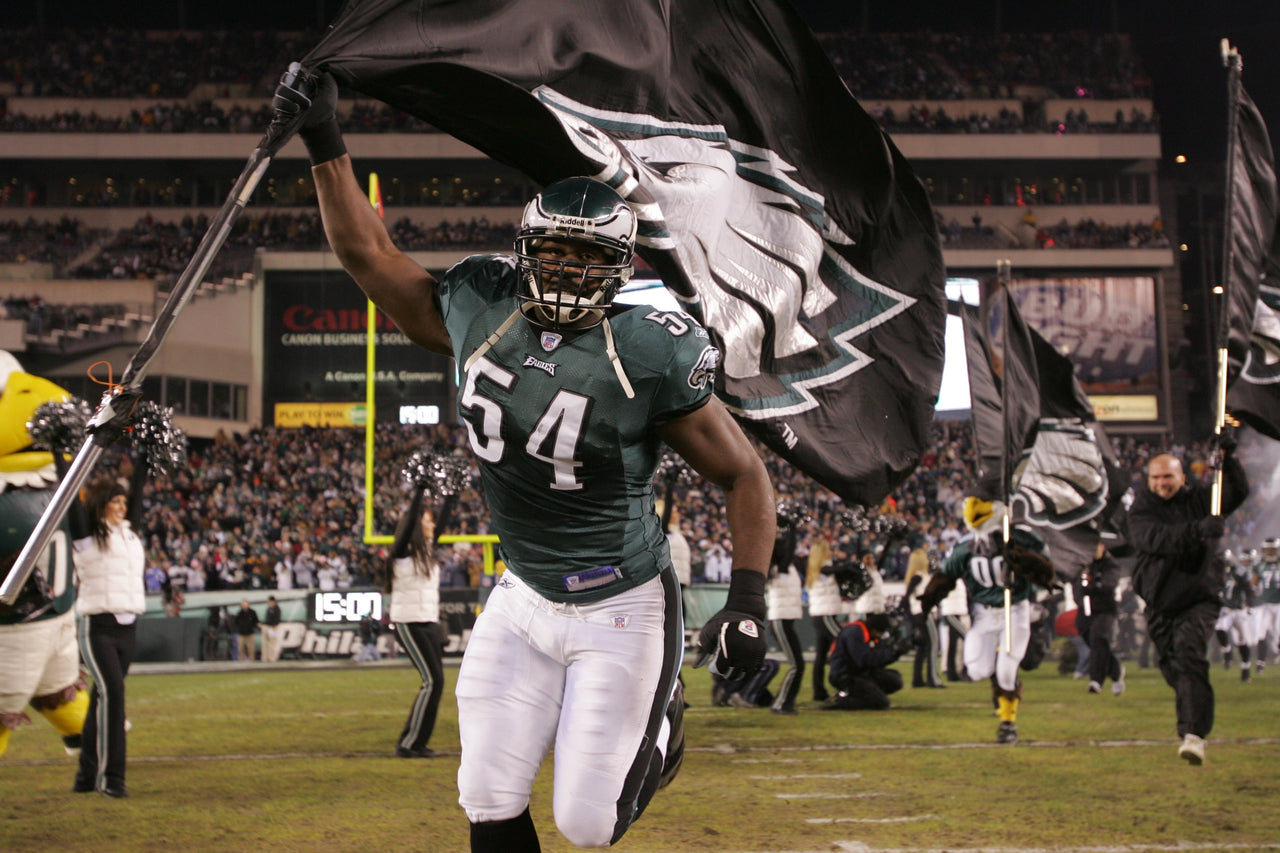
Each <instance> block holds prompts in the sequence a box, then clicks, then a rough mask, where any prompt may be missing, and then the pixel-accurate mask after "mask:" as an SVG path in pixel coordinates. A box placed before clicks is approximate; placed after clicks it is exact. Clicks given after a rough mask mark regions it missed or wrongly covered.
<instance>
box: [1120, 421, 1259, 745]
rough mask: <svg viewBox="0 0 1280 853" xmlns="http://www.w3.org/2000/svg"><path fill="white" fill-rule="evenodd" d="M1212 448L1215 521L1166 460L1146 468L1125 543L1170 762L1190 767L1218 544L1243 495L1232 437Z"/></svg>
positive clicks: (1198, 726) (1202, 498) (1199, 740)
mask: <svg viewBox="0 0 1280 853" xmlns="http://www.w3.org/2000/svg"><path fill="white" fill-rule="evenodd" d="M1218 446H1219V449H1220V450H1221V455H1222V470H1223V475H1224V483H1223V490H1222V507H1221V510H1222V512H1221V514H1220V515H1212V514H1211V506H1210V494H1211V492H1210V489H1209V487H1208V486H1202V485H1188V484H1187V478H1186V475H1185V474H1184V473H1183V470H1182V463H1181V461H1180V460H1179V459H1178V458H1177V457H1175V456H1172V455H1170V454H1161V455H1159V456H1156V457H1153V458H1152V459H1151V461H1150V463H1148V465H1147V490H1146V491H1143V492H1141V493H1140V494H1139V495H1138V496H1137V498H1136V500H1135V501H1134V504H1133V507H1132V508H1131V509H1130V511H1129V540H1130V542H1131V543H1132V544H1133V547H1134V550H1135V551H1136V552H1137V561H1136V563H1135V565H1134V569H1133V584H1134V590H1135V591H1136V592H1137V593H1138V595H1139V596H1141V597H1142V600H1143V601H1144V602H1146V617H1147V632H1148V633H1149V634H1150V636H1151V642H1152V644H1153V645H1154V646H1155V647H1156V652H1157V654H1158V655H1159V659H1160V672H1161V673H1162V674H1163V675H1164V680H1165V681H1166V682H1167V683H1168V684H1169V686H1170V687H1172V688H1173V690H1174V695H1175V697H1176V706H1177V716H1178V736H1179V737H1181V738H1182V745H1181V747H1179V749H1178V755H1179V756H1180V757H1182V758H1183V759H1185V760H1186V761H1187V762H1189V763H1190V764H1193V765H1199V764H1201V763H1203V762H1204V739H1205V738H1206V737H1208V736H1209V732H1210V730H1211V729H1212V728H1213V710H1214V707H1213V687H1212V686H1211V685H1210V684H1209V658H1208V644H1209V637H1210V636H1211V635H1212V634H1213V625H1214V622H1215V621H1216V620H1217V617H1218V608H1219V603H1220V601H1219V597H1220V595H1221V593H1222V587H1223V578H1224V562H1223V558H1222V555H1221V553H1220V551H1219V547H1218V546H1219V540H1221V538H1222V534H1223V532H1224V530H1225V521H1224V519H1225V517H1226V516H1228V515H1230V514H1231V513H1232V512H1233V511H1234V510H1235V509H1236V508H1237V507H1239V506H1240V504H1241V503H1243V502H1244V499H1245V497H1246V496H1247V495H1248V494H1249V485H1248V482H1247V480H1246V479H1245V474H1244V469H1243V468H1242V467H1241V466H1240V462H1239V461H1238V460H1236V459H1235V458H1234V456H1233V455H1232V452H1233V451H1234V450H1235V437H1234V435H1233V433H1232V431H1224V433H1223V434H1222V435H1221V436H1220V437H1219V440H1218Z"/></svg>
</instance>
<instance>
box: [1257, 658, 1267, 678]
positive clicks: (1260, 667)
mask: <svg viewBox="0 0 1280 853" xmlns="http://www.w3.org/2000/svg"><path fill="white" fill-rule="evenodd" d="M1265 666H1266V664H1264V663H1263V662H1262V661H1258V675H1262V670H1263V668H1264V667H1265Z"/></svg>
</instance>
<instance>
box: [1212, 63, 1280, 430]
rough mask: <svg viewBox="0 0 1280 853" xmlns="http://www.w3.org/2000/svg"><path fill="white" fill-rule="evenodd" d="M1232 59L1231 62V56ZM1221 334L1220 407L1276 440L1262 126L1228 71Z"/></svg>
mask: <svg viewBox="0 0 1280 853" xmlns="http://www.w3.org/2000/svg"><path fill="white" fill-rule="evenodd" d="M1237 59H1238V57H1237ZM1229 87H1230V96H1231V105H1230V109H1231V110H1232V118H1231V130H1230V132H1229V134H1228V136H1229V138H1228V149H1227V179H1228V181H1229V183H1228V186H1227V212H1226V245H1225V248H1224V257H1223V269H1224V277H1225V291H1226V311H1225V312H1224V313H1225V318H1224V323H1223V325H1224V328H1225V336H1226V346H1227V355H1228V359H1229V368H1228V380H1227V409H1228V411H1230V412H1231V413H1232V414H1234V415H1235V416H1236V417H1238V418H1239V419H1240V420H1241V421H1243V422H1244V423H1246V424H1248V425H1249V426H1251V427H1253V428H1254V429H1256V430H1258V431H1259V432H1261V433H1262V434H1263V435H1266V436H1269V437H1271V438H1273V439H1277V440H1280V221H1278V217H1277V192H1276V171H1275V156H1274V152H1273V151H1272V148H1271V139H1270V137H1269V136H1268V134H1267V126H1266V123H1265V122H1264V121H1263V119H1262V115H1261V113H1259V112H1258V108H1257V106H1255V105H1254V103H1253V99H1252V98H1250V97H1249V93H1248V92H1246V91H1245V90H1244V86H1243V85H1242V84H1241V82H1240V68H1239V63H1238V62H1236V63H1235V64H1234V65H1233V66H1232V67H1231V74H1230V83H1229Z"/></svg>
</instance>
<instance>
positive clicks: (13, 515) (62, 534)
mask: <svg viewBox="0 0 1280 853" xmlns="http://www.w3.org/2000/svg"><path fill="white" fill-rule="evenodd" d="M52 497H53V489H52V488H48V489H29V488H25V487H22V486H10V487H8V488H6V489H5V490H4V491H3V492H0V555H5V556H8V557H10V558H11V559H16V558H17V556H18V553H19V552H21V550H22V549H23V547H24V546H25V545H26V544H27V539H28V538H30V536H31V532H32V531H33V530H34V529H35V526H36V524H37V523H38V522H39V521H40V516H41V515H42V514H43V513H44V509H45V507H46V506H48V504H49V501H50V499H51V498H52ZM5 565H6V566H7V567H8V568H12V562H10V561H6V564H5ZM8 568H6V570H5V571H6V572H7V571H8ZM35 571H36V572H39V573H40V576H41V577H42V578H43V579H44V582H45V584H47V585H48V588H49V596H50V598H49V599H44V598H42V597H40V596H38V595H36V586H35V584H36V578H35V576H34V574H35V573H34V572H33V573H32V577H31V578H29V579H28V580H27V582H26V584H24V585H23V590H22V592H21V593H20V595H19V598H18V602H17V604H18V605H19V606H18V607H17V608H16V609H15V610H8V609H4V608H0V625H12V624H15V623H18V622H34V621H38V620H40V619H52V618H53V617H55V616H60V615H61V614H63V613H66V612H67V611H68V610H70V609H71V608H72V607H73V606H74V605H75V603H76V583H75V576H74V574H73V573H72V566H71V533H70V528H69V527H68V524H67V520H66V519H65V518H64V519H63V520H62V523H61V524H60V525H58V527H57V529H56V530H54V532H53V538H52V539H51V540H50V541H49V547H48V548H46V549H45V551H44V553H43V554H41V555H40V556H39V557H38V558H37V559H36V568H35Z"/></svg>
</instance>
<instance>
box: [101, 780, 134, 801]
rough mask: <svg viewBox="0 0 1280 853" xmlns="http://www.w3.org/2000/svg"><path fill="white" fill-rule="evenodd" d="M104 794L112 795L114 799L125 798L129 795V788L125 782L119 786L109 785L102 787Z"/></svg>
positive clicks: (106, 795)
mask: <svg viewBox="0 0 1280 853" xmlns="http://www.w3.org/2000/svg"><path fill="white" fill-rule="evenodd" d="M102 796H104V797H110V798H111V799H113V800H123V799H124V798H125V797H127V796H129V789H128V788H126V787H125V786H124V784H123V783H122V784H120V785H119V786H111V785H108V786H107V787H105V788H103V789H102Z"/></svg>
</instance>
